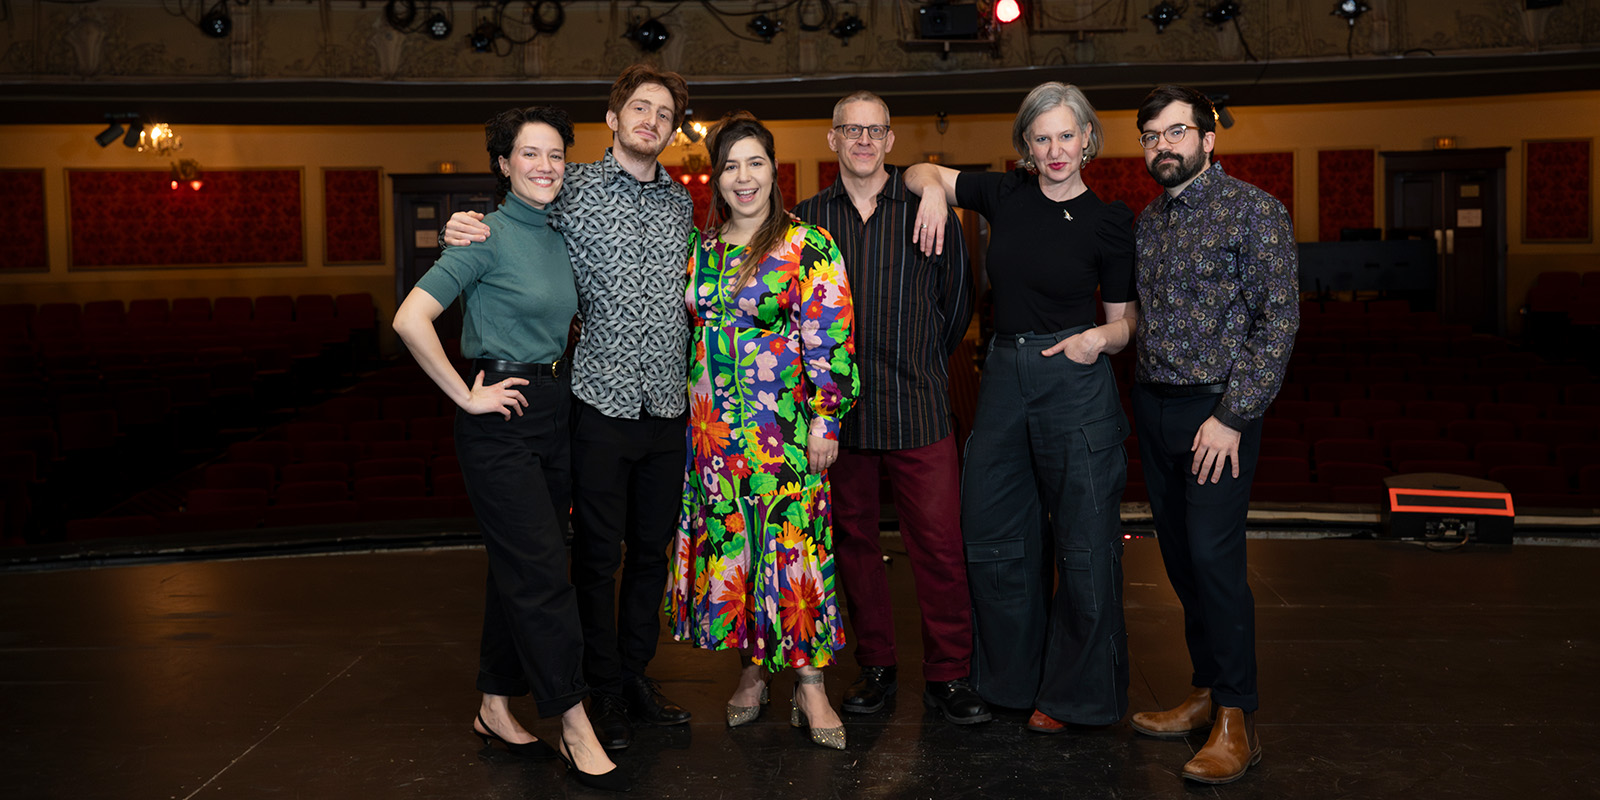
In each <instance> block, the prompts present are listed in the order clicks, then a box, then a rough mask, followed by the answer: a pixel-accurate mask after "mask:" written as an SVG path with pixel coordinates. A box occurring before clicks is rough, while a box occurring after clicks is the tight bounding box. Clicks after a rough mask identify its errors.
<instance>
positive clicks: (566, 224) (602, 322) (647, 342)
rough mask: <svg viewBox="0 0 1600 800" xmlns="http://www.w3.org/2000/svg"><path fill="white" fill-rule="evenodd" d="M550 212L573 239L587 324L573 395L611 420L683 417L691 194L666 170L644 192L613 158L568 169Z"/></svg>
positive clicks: (575, 361) (643, 185)
mask: <svg viewBox="0 0 1600 800" xmlns="http://www.w3.org/2000/svg"><path fill="white" fill-rule="evenodd" d="M550 212H551V219H552V225H553V226H554V227H555V228H556V230H559V231H561V233H562V234H563V235H565V236H566V238H567V252H568V253H569V254H570V255H571V256H572V272H573V277H574V278H576V280H577V284H578V316H579V318H581V319H582V320H583V333H582V335H581V336H580V337H579V338H578V349H577V352H576V354H575V355H574V356H573V359H572V361H573V363H572V392H573V394H575V395H577V397H578V399H580V400H582V401H584V402H585V403H588V404H589V405H591V406H594V407H595V408H597V409H599V410H600V412H601V413H603V414H605V415H606V416H608V417H616V418H621V419H638V418H639V416H640V414H641V412H643V413H648V414H650V415H651V416H655V417H675V416H677V415H679V414H682V413H684V412H685V411H686V410H687V409H688V401H687V399H686V394H687V392H688V381H687V380H686V378H685V377H684V376H686V375H687V374H688V361H687V351H686V348H685V343H686V342H687V341H688V340H689V318H688V312H687V310H686V309H685V308H684V306H683V287H684V282H685V280H686V278H685V272H684V268H683V265H684V263H685V262H687V261H688V258H689V249H688V245H689V234H690V232H691V231H692V230H693V217H694V201H692V200H690V199H689V192H688V191H687V190H686V189H684V188H683V187H682V186H679V185H678V184H677V183H676V182H674V181H673V180H672V178H671V177H670V176H668V175H667V171H666V170H665V169H662V168H661V167H660V166H659V165H658V166H657V167H656V178H655V180H653V181H650V182H648V183H643V182H640V181H639V179H637V178H635V177H633V175H631V174H629V173H628V171H627V170H624V169H623V168H622V165H621V164H618V163H617V160H616V158H615V157H614V156H612V155H611V149H610V148H606V155H605V158H603V159H601V160H599V161H596V162H594V163H592V164H568V165H567V173H566V177H565V178H564V179H563V181H562V185H561V193H560V194H559V195H557V196H556V200H555V202H554V203H552V204H551V205H550Z"/></svg>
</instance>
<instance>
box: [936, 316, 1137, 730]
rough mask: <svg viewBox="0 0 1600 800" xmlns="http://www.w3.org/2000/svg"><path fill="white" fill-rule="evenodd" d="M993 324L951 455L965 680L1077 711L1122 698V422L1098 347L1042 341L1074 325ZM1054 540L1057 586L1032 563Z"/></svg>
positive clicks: (1067, 715) (993, 694) (1061, 712)
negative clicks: (958, 449)
mask: <svg viewBox="0 0 1600 800" xmlns="http://www.w3.org/2000/svg"><path fill="white" fill-rule="evenodd" d="M1087 327H1088V326H1082V327H1077V328H1070V329H1068V330H1065V331H1060V332H1058V333H1053V334H1042V335H1039V334H1009V335H1007V334H997V335H996V336H995V338H994V340H993V341H992V342H991V343H990V345H989V356H988V361H987V363H986V364H985V365H984V370H983V383H982V385H981V387H980V388H979V391H978V413H977V417H976V419H975V420H974V422H973V426H972V437H971V439H969V440H968V443H967V458H966V463H965V464H964V465H963V468H962V487H961V529H962V532H963V534H964V535H965V537H966V545H967V571H968V582H969V583H970V585H971V588H972V611H973V621H974V625H973V634H974V635H973V640H974V642H973V643H974V654H973V666H972V676H973V685H974V687H975V688H976V689H977V690H978V693H979V694H980V695H982V697H983V698H984V699H985V700H988V701H989V702H991V703H994V704H996V705H1000V706H1006V707H1010V708H1030V707H1032V708H1037V709H1038V710H1040V711H1043V712H1044V713H1046V714H1048V715H1050V716H1051V717H1054V718H1055V719H1058V720H1061V721H1064V722H1072V723H1077V724H1080V725H1110V724H1112V723H1114V722H1116V721H1117V720H1119V719H1121V718H1122V716H1123V714H1124V713H1126V712H1127V709H1128V637H1127V630H1126V628H1125V626H1124V624H1123V617H1122V537H1121V529H1122V520H1121V514H1120V504H1121V500H1122V489H1123V486H1124V484H1125V483H1126V482H1127V473H1128V459H1127V456H1126V454H1125V453H1124V452H1123V450H1122V441H1123V439H1125V438H1127V435H1128V422H1127V419H1126V417H1124V415H1123V413H1122V406H1121V403H1120V402H1119V400H1118V398H1117V385H1116V379H1115V378H1114V377H1112V374H1111V363H1110V361H1109V359H1107V358H1105V357H1101V358H1100V359H1099V360H1098V361H1097V362H1096V363H1094V364H1087V365H1086V364H1079V363H1077V362H1075V361H1072V360H1071V359H1069V358H1067V357H1066V356H1065V355H1059V354H1058V355H1054V356H1048V357H1046V356H1044V355H1042V354H1041V353H1042V352H1043V351H1044V350H1045V349H1046V348H1047V347H1050V346H1051V345H1054V344H1055V343H1056V342H1058V341H1060V340H1062V339H1065V338H1067V337H1068V336H1070V335H1072V334H1075V333H1078V332H1080V331H1082V330H1085V329H1086V328H1087ZM1047 536H1048V537H1050V539H1051V543H1052V544H1053V545H1054V560H1055V565H1054V566H1055V570H1056V576H1057V579H1058V582H1059V583H1058V588H1057V589H1056V591H1055V595H1054V598H1052V597H1051V591H1050V590H1051V587H1050V581H1049V573H1048V572H1047V571H1046V570H1045V569H1044V568H1043V567H1044V565H1043V563H1042V559H1043V558H1044V550H1045V541H1046V540H1045V537H1047Z"/></svg>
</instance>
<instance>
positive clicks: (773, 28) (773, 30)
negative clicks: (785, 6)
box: [745, 14, 783, 44]
mask: <svg viewBox="0 0 1600 800" xmlns="http://www.w3.org/2000/svg"><path fill="white" fill-rule="evenodd" d="M745 27H746V28H749V29H750V32H751V33H753V34H755V35H757V36H759V37H761V39H762V41H765V42H766V43H767V44H772V37H774V36H777V35H778V34H780V33H782V32H783V21H782V20H776V19H773V18H772V17H769V16H767V15H766V14H757V15H756V16H755V18H754V19H752V20H750V22H749V24H747V25H746V26H745Z"/></svg>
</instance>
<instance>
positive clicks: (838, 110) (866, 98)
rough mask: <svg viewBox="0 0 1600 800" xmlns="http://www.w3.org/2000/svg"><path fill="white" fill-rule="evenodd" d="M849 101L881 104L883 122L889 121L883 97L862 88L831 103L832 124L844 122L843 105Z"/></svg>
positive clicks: (887, 106) (886, 104) (848, 103)
mask: <svg viewBox="0 0 1600 800" xmlns="http://www.w3.org/2000/svg"><path fill="white" fill-rule="evenodd" d="M851 103H877V104H878V105H880V106H883V121H884V123H885V124H887V123H888V122H889V104H888V103H885V102H883V98H881V97H879V96H877V95H875V94H873V93H872V92H869V91H867V90H865V89H863V90H861V91H859V92H851V93H849V94H847V95H845V96H844V99H842V100H840V101H839V102H837V103H834V104H833V124H835V125H841V124H843V123H844V107H845V106H847V105H850V104H851Z"/></svg>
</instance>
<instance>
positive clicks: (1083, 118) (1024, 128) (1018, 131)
mask: <svg viewBox="0 0 1600 800" xmlns="http://www.w3.org/2000/svg"><path fill="white" fill-rule="evenodd" d="M1058 106H1066V107H1067V110H1069V111H1071V112H1072V115H1073V116H1075V117H1077V118H1078V127H1080V128H1081V127H1083V126H1086V125H1087V126H1089V141H1088V142H1086V143H1084V146H1083V154H1084V156H1085V157H1086V158H1085V160H1084V163H1085V164H1087V163H1089V161H1088V159H1092V158H1094V157H1095V156H1098V155H1100V145H1101V142H1103V141H1104V140H1103V139H1102V137H1101V135H1100V116H1099V115H1098V114H1096V113H1094V106H1091V105H1089V98H1087V97H1084V96H1083V91H1082V90H1081V89H1079V88H1078V87H1076V86H1073V85H1072V84H1070V83H1062V82H1060V81H1050V82H1049V83H1041V84H1039V85H1038V86H1035V87H1033V91H1031V92H1028V96H1027V97H1024V98H1023V99H1022V107H1021V108H1018V109H1017V119H1016V121H1015V122H1013V123H1012V125H1011V146H1012V147H1015V148H1016V149H1017V155H1018V156H1020V159H1019V160H1018V162H1017V163H1018V164H1021V165H1022V166H1026V167H1030V168H1031V167H1033V166H1034V165H1033V160H1032V158H1031V157H1030V156H1029V155H1028V129H1029V128H1031V127H1033V122H1034V120H1036V119H1038V118H1039V117H1041V116H1044V114H1045V112H1047V111H1050V110H1051V109H1054V108H1056V107H1058Z"/></svg>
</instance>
